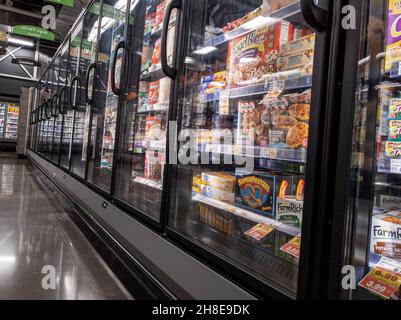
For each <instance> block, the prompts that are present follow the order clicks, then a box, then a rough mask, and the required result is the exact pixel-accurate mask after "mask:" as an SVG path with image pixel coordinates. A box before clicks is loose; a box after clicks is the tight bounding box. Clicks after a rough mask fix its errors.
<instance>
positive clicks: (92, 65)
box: [85, 63, 96, 105]
mask: <svg viewBox="0 0 401 320" xmlns="http://www.w3.org/2000/svg"><path fill="white" fill-rule="evenodd" d="M92 69H93V70H96V63H92V64H91V65H90V66H89V67H88V70H87V71H86V77H85V100H86V102H87V103H89V104H90V105H92V104H93V99H92V97H91V98H89V92H88V90H89V88H88V87H89V77H90V74H91V71H92ZM94 76H95V75H94ZM93 90H94V88H92V95H93Z"/></svg>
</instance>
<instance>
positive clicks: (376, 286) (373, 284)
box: [359, 257, 401, 299]
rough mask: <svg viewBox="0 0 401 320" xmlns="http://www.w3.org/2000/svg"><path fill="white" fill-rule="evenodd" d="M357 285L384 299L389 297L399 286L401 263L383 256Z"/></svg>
mask: <svg viewBox="0 0 401 320" xmlns="http://www.w3.org/2000/svg"><path fill="white" fill-rule="evenodd" d="M359 286H361V287H362V288H365V289H367V290H369V291H370V292H372V293H374V294H377V295H379V296H381V297H383V298H385V299H390V298H391V297H392V296H393V295H394V294H395V293H396V292H397V290H399V289H400V286H401V264H400V263H399V262H397V261H394V260H392V259H390V258H386V257H383V258H382V259H381V260H380V262H379V263H378V264H377V265H376V266H375V267H374V268H373V269H372V270H371V271H370V272H369V274H368V275H367V276H366V277H365V278H363V279H362V281H361V282H359Z"/></svg>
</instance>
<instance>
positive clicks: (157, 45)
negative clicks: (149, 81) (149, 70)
mask: <svg viewBox="0 0 401 320" xmlns="http://www.w3.org/2000/svg"><path fill="white" fill-rule="evenodd" d="M160 53H161V39H158V40H157V41H156V43H155V47H154V49H153V55H152V66H156V65H158V64H159V63H160Z"/></svg>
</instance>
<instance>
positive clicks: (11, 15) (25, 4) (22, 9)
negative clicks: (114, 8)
mask: <svg viewBox="0 0 401 320" xmlns="http://www.w3.org/2000/svg"><path fill="white" fill-rule="evenodd" d="M89 1H90V0H75V5H74V7H67V6H62V5H57V4H54V3H50V2H47V1H45V0H0V21H1V24H3V25H9V26H13V25H18V24H28V25H34V26H39V27H40V26H41V22H42V17H43V16H44V14H42V12H41V11H42V8H43V6H45V5H47V4H50V5H53V6H54V7H55V8H56V16H57V19H56V30H52V31H53V32H54V33H55V34H56V42H48V41H43V40H41V43H40V44H41V47H43V48H47V49H49V50H51V49H52V48H54V49H57V48H58V46H59V44H60V42H61V41H62V40H63V39H64V37H65V36H66V34H67V33H68V31H69V30H70V29H71V26H72V25H73V23H74V21H75V20H76V18H77V17H78V15H79V14H80V13H81V12H82V10H83V9H84V8H85V7H86V4H87V3H88V2H89Z"/></svg>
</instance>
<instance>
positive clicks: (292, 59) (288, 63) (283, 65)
mask: <svg viewBox="0 0 401 320" xmlns="http://www.w3.org/2000/svg"><path fill="white" fill-rule="evenodd" d="M313 58H314V51H313V50H310V51H305V52H301V53H297V54H291V55H288V56H285V57H280V58H278V60H277V68H278V70H279V71H288V70H293V69H297V68H303V67H305V66H307V65H312V64H313Z"/></svg>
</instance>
